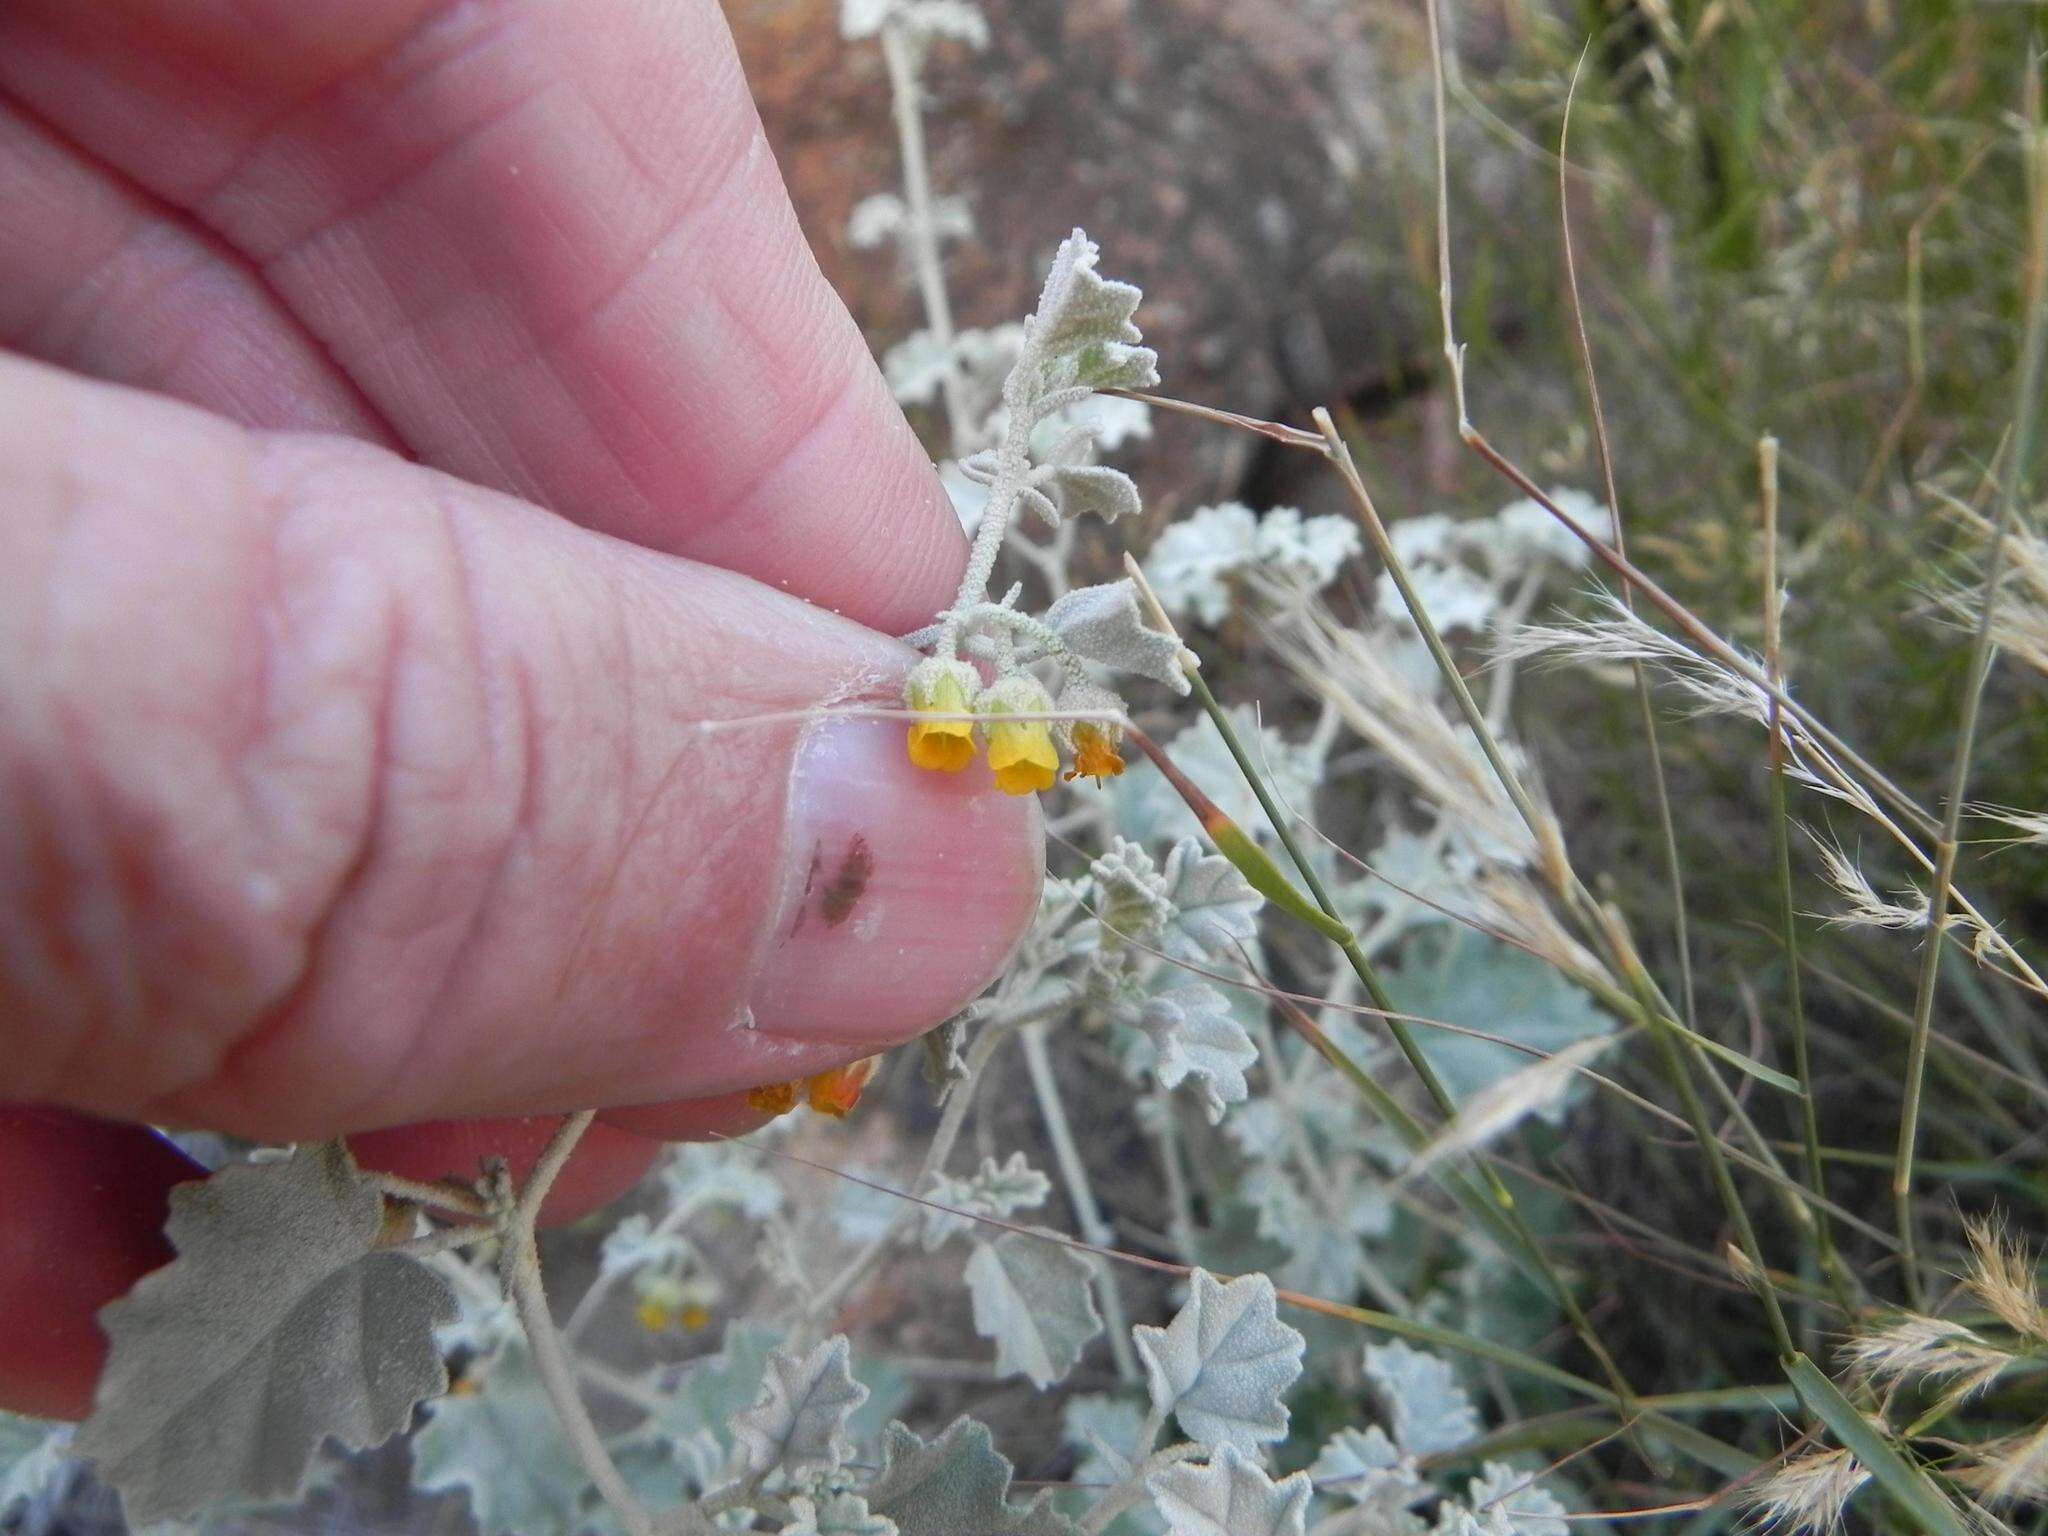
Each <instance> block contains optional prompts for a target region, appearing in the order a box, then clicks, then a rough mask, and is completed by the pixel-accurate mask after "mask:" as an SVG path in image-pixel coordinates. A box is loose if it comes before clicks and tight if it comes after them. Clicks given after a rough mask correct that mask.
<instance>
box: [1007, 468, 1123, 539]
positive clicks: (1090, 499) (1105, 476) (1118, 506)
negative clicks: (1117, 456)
mask: <svg viewBox="0 0 2048 1536" xmlns="http://www.w3.org/2000/svg"><path fill="white" fill-rule="evenodd" d="M1034 483H1035V485H1036V487H1037V489H1038V490H1039V491H1040V493H1041V494H1042V495H1043V496H1044V497H1045V498H1046V499H1047V500H1048V501H1050V502H1051V504H1052V507H1053V509H1054V510H1053V515H1052V516H1050V517H1049V518H1047V519H1046V520H1047V521H1048V522H1049V523H1051V524H1052V525H1053V526H1054V527H1058V526H1059V524H1060V522H1061V520H1062V519H1065V518H1069V517H1080V516H1082V515H1083V514H1086V513H1093V514H1094V515H1095V516H1097V517H1099V518H1101V519H1102V520H1103V521H1104V522H1105V523H1113V522H1115V521H1116V520H1117V519H1118V518H1120V517H1122V516H1124V515H1125V514H1126V513H1128V514H1130V515H1131V516H1133V517H1135V516H1136V515H1137V514H1138V512H1139V511H1140V509H1141V508H1142V507H1143V505H1144V504H1143V503H1142V502H1141V501H1140V500H1139V498H1138V487H1137V484H1136V483H1135V482H1134V481H1133V480H1132V479H1131V477H1130V476H1129V475H1127V474H1125V473H1124V472H1123V471H1122V470H1120V469H1115V468H1112V467H1111V466H1109V465H1107V464H1071V465H1064V466H1062V467H1060V468H1057V469H1053V470H1050V471H1046V472H1041V474H1040V476H1039V478H1038V479H1037V480H1036V481H1035V482H1034Z"/></svg>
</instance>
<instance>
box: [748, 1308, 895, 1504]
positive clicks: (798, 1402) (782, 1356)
mask: <svg viewBox="0 0 2048 1536" xmlns="http://www.w3.org/2000/svg"><path fill="white" fill-rule="evenodd" d="M867 1396H868V1389H867V1388H866V1387H864V1386H862V1385H861V1384H860V1383H859V1382H857V1381H855V1380H854V1379H853V1373H852V1371H850V1370H849V1369H848V1368H847V1343H846V1335H845V1334H838V1335H835V1336H834V1337H832V1338H829V1339H826V1340H824V1341H822V1342H821V1343H819V1344H817V1345H815V1346H813V1347H812V1348H811V1349H810V1350H809V1352H807V1353H806V1354H803V1355H792V1354H790V1353H789V1352H788V1351H787V1350H782V1349H778V1350H776V1351H775V1353H774V1354H772V1355H770V1356H769V1357H768V1369H767V1372H766V1373H765V1374H764V1375H763V1376H762V1378H761V1396H760V1397H759V1399H758V1400H757V1401H756V1402H755V1403H754V1405H753V1406H752V1407H751V1408H748V1409H746V1410H745V1411H744V1412H742V1413H736V1414H734V1415H733V1419H732V1437H733V1442H734V1444H736V1445H737V1446H739V1448H740V1449H741V1451H742V1453H743V1454H744V1456H745V1458H746V1465H747V1470H748V1471H749V1472H751V1473H755V1474H761V1473H766V1472H771V1471H774V1470H776V1469H778V1468H779V1469H781V1470H782V1471H783V1472H784V1473H786V1474H788V1475H789V1476H791V1477H794V1476H796V1475H798V1474H799V1473H803V1472H809V1471H825V1472H833V1471H836V1470H838V1467H839V1464H840V1463H841V1462H842V1461H844V1460H845V1459H846V1458H847V1456H848V1455H849V1454H851V1449H852V1448H851V1447H850V1446H849V1445H847V1443H846V1420H847V1417H848V1415H850V1414H851V1413H852V1412H853V1410H854V1409H856V1408H858V1407H859V1406H860V1405H861V1404H862V1403H864V1402H866V1401H867Z"/></svg>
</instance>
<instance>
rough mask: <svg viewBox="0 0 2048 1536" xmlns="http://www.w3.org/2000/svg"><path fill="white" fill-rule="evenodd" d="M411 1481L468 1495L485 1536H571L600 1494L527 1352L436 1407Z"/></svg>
mask: <svg viewBox="0 0 2048 1536" xmlns="http://www.w3.org/2000/svg"><path fill="white" fill-rule="evenodd" d="M412 1481H413V1486H414V1487H416V1488H419V1489H422V1490H425V1491H429V1492H432V1491H434V1490H438V1489H454V1488H459V1489H462V1490H464V1491H465V1492H467V1493H468V1495H469V1509H470V1514H471V1516H472V1517H473V1518H474V1519H475V1520H476V1524H477V1529H478V1530H480V1531H482V1532H483V1533H484V1536H569V1533H571V1532H574V1531H578V1530H580V1529H582V1525H583V1516H584V1511H585V1506H586V1500H587V1499H588V1498H589V1497H590V1496H592V1495H594V1493H595V1491H596V1490H595V1489H593V1488H592V1487H591V1484H590V1478H589V1476H588V1475H587V1474H586V1473H585V1472H584V1470H583V1464H582V1463H581V1462H579V1461H578V1460H577V1459H576V1453H575V1451H574V1450H572V1449H571V1448H570V1445H569V1441H568V1437H567V1436H565V1435H564V1434H563V1433H562V1426H561V1421H560V1420H559V1419H557V1418H556V1417H555V1409H554V1405H553V1404H552V1403H550V1402H549V1401H548V1395H547V1393H546V1392H545V1391H544V1390H543V1389H542V1387H541V1384H540V1377H539V1376H538V1375H536V1374H535V1372H534V1369H533V1362H532V1360H531V1358H530V1357H529V1356H528V1355H527V1352H526V1346H525V1345H523V1344H513V1345H508V1346H507V1347H506V1348H505V1350H504V1351H503V1352H502V1353H501V1354H500V1355H499V1356H498V1357H497V1359H496V1360H495V1361H493V1362H491V1363H490V1365H489V1367H488V1368H487V1369H486V1370H484V1371H482V1372H481V1373H480V1374H479V1375H478V1376H477V1377H476V1379H475V1380H474V1381H473V1382H472V1383H471V1384H469V1385H466V1386H465V1387H464V1389H463V1390H462V1391H461V1392H459V1393H455V1394H452V1395H450V1396H448V1397H444V1398H442V1399H441V1400H440V1401H439V1402H438V1403H436V1404H434V1407H433V1410H432V1414H431V1416H430V1417H429V1418H428V1419H427V1422H426V1423H425V1424H424V1425H422V1426H421V1427H420V1430H419V1432H418V1433H417V1434H415V1435H414V1436H413V1438H412Z"/></svg>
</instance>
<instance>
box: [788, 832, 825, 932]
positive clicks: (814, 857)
mask: <svg viewBox="0 0 2048 1536" xmlns="http://www.w3.org/2000/svg"><path fill="white" fill-rule="evenodd" d="M824 867H825V844H824V841H823V839H820V840H819V841H818V842H815V843H813V844H812V845H811V867H810V868H809V869H807V870H805V871H804V893H803V895H801V896H799V897H798V898H797V903H796V921H795V922H793V923H791V924H790V925H789V936H790V938H792V939H793V938H795V937H796V936H797V935H798V934H799V933H801V932H803V927H804V919H805V918H807V917H809V916H810V915H811V890H812V888H813V887H815V886H816V885H817V883H818V871H819V870H820V869H823V868H824Z"/></svg>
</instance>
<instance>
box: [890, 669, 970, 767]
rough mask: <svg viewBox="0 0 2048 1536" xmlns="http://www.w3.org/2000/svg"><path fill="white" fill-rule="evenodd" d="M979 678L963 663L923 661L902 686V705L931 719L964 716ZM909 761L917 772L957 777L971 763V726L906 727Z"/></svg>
mask: <svg viewBox="0 0 2048 1536" xmlns="http://www.w3.org/2000/svg"><path fill="white" fill-rule="evenodd" d="M980 688H981V678H980V676H979V675H978V674H977V673H976V672H975V670H974V668H972V667H970V666H968V665H967V663H966V662H964V661H946V660H943V659H942V658H940V657H937V656H932V657H927V658H926V659H925V660H923V661H921V662H919V663H918V664H917V665H916V666H915V667H913V668H911V669H910V676H909V677H908V678H907V679H906V680H905V682H904V684H903V702H904V703H906V704H908V705H909V706H910V707H911V708H912V709H914V710H918V711H920V712H924V713H930V714H934V715H954V716H965V715H967V714H968V713H969V712H971V711H972V710H973V708H974V696H975V694H976V693H977V692H978V691H979V690H980ZM909 747H910V760H911V762H913V763H915V764H916V765H917V766H918V767H920V768H933V769H936V770H938V771H939V772H940V773H958V772H959V771H960V770H961V769H962V768H965V767H966V766H967V765H968V764H969V763H971V762H973V761H974V722H973V721H972V720H968V719H964V718H959V719H952V720H919V721H917V722H916V723H915V724H913V725H912V726H911V727H910V738H909Z"/></svg>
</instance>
